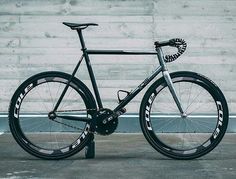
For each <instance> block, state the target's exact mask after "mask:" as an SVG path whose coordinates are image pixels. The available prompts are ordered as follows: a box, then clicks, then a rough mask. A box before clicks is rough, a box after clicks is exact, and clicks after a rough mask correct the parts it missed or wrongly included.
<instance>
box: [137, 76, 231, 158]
mask: <svg viewBox="0 0 236 179" xmlns="http://www.w3.org/2000/svg"><path fill="white" fill-rule="evenodd" d="M172 81H173V83H174V87H175V90H176V93H177V96H178V98H179V100H180V102H181V105H182V108H183V110H184V113H185V114H186V116H181V115H180V113H179V110H178V108H177V106H176V104H175V102H174V99H173V97H172V95H171V93H170V91H169V89H168V87H167V85H166V83H165V82H164V81H162V82H161V83H160V84H158V85H157V86H155V88H153V89H152V90H151V91H149V95H148V96H146V99H144V100H145V102H144V103H145V106H143V108H145V109H144V111H143V113H142V116H143V118H142V121H141V125H142V126H143V130H144V134H146V136H147V139H148V140H150V143H151V144H152V145H153V146H154V148H156V149H157V150H159V151H160V152H162V153H163V154H166V155H167V156H170V157H173V158H179V159H180V158H184V157H186V159H187V158H189V159H190V158H195V157H199V156H201V155H203V154H205V153H207V152H209V151H210V150H212V149H213V148H214V147H215V146H216V145H217V144H218V142H219V141H220V140H221V138H222V137H223V135H224V133H225V130H226V127H227V122H228V118H227V117H226V116H227V109H226V108H227V107H225V101H224V98H222V97H221V95H220V93H218V89H217V87H214V85H213V84H212V83H211V82H210V81H206V79H205V80H202V79H201V78H196V76H194V75H182V76H181V75H179V76H176V77H173V78H172ZM207 83H208V84H207Z"/></svg>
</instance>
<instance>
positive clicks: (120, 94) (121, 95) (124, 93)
mask: <svg viewBox="0 0 236 179" xmlns="http://www.w3.org/2000/svg"><path fill="white" fill-rule="evenodd" d="M122 93H123V94H122ZM129 94H130V92H129V91H125V90H119V91H117V98H118V103H121V102H122V101H123V100H124V99H125V98H126V97H127V96H128V95H129Z"/></svg>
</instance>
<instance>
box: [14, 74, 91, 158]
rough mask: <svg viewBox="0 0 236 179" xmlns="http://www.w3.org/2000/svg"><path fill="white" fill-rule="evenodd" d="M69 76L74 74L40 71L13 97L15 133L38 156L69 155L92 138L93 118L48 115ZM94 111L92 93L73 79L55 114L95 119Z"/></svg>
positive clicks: (28, 149)
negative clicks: (70, 118) (76, 118)
mask: <svg viewBox="0 0 236 179" xmlns="http://www.w3.org/2000/svg"><path fill="white" fill-rule="evenodd" d="M70 79H71V75H69V74H66V73H62V72H44V73H40V74H37V75H35V76H33V77H31V78H29V79H28V80H26V81H25V82H24V83H22V84H21V85H20V86H19V88H18V89H17V90H16V92H15V94H14V95H13V97H12V99H11V103H10V107H9V124H10V130H11V132H12V135H13V136H14V138H15V140H16V141H17V142H18V144H19V145H20V146H21V147H22V148H23V149H24V150H25V151H27V152H29V153H30V154H32V155H34V156H36V157H40V158H44V159H62V158H65V157H69V156H71V155H73V154H75V153H77V152H79V151H80V150H82V149H83V148H84V147H85V146H86V144H87V143H88V142H90V140H92V134H91V133H90V128H91V127H90V126H91V120H88V121H78V120H67V119H65V118H60V117H55V118H51V117H50V115H49V114H50V112H51V111H53V109H54V106H55V104H56V103H57V101H58V99H59V97H60V96H61V94H62V91H63V90H64V88H65V86H66V85H67V83H68V81H69V80H70ZM95 111H96V103H95V101H94V98H93V96H92V94H91V92H90V91H89V90H88V88H87V87H86V86H85V85H84V84H83V83H82V82H81V81H79V80H78V79H76V78H72V81H71V82H70V83H69V87H68V89H67V91H66V93H65V95H64V97H63V99H62V101H61V103H60V105H59V107H58V110H57V111H56V113H57V114H61V115H63V116H78V117H83V118H87V119H92V118H93V115H94V112H95Z"/></svg>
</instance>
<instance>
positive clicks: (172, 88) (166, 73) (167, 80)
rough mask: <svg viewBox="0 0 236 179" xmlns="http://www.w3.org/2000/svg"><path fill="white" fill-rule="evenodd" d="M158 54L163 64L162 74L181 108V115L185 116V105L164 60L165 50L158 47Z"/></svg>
mask: <svg viewBox="0 0 236 179" xmlns="http://www.w3.org/2000/svg"><path fill="white" fill-rule="evenodd" d="M157 56H158V60H159V62H160V65H161V66H162V74H163V77H164V79H165V81H166V84H167V86H168V88H169V90H170V93H171V95H172V97H173V99H174V101H175V103H176V105H177V107H178V109H179V112H180V114H181V116H184V115H185V114H184V111H183V107H182V105H181V102H180V100H179V98H178V96H177V94H176V90H175V88H174V85H173V82H172V80H171V77H170V74H169V72H168V69H167V66H166V63H165V60H164V55H163V52H162V49H161V48H157Z"/></svg>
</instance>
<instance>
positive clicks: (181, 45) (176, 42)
mask: <svg viewBox="0 0 236 179" xmlns="http://www.w3.org/2000/svg"><path fill="white" fill-rule="evenodd" d="M154 45H155V48H156V49H157V48H159V47H164V46H171V47H176V48H177V49H178V52H177V53H176V54H173V55H166V56H165V59H164V60H165V62H173V61H174V60H176V59H177V58H178V57H179V56H180V55H182V54H183V53H184V51H185V50H186V47H187V43H186V42H185V41H184V39H179V38H175V39H170V40H168V41H163V42H159V41H156V42H155V43H154Z"/></svg>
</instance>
